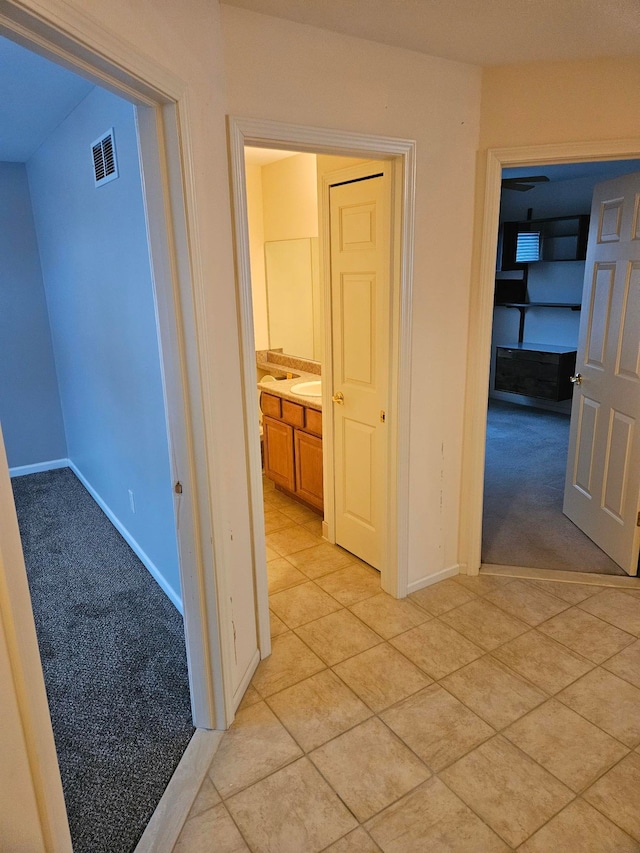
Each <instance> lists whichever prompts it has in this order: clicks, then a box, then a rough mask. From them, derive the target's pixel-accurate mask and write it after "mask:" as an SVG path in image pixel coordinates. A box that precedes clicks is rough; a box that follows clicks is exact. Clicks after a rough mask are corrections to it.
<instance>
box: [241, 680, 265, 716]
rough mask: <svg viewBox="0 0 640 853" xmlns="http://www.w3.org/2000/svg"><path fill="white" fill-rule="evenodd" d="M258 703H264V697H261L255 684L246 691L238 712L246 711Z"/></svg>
mask: <svg viewBox="0 0 640 853" xmlns="http://www.w3.org/2000/svg"><path fill="white" fill-rule="evenodd" d="M258 702H262V696H260V694H259V693H258V691H257V690H256V688H255V687H254V686H253V684H250V685H249V686H248V687H247V689H246V690H245V694H244V696H243V697H242V702H240V704H239V705H238V711H244V709H245V708H250V707H251V706H252V705H256V704H257V703H258Z"/></svg>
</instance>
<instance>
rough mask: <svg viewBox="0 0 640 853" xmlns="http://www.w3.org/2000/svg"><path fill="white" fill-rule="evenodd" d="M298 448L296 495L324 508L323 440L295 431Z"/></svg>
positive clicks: (319, 507)
mask: <svg viewBox="0 0 640 853" xmlns="http://www.w3.org/2000/svg"><path fill="white" fill-rule="evenodd" d="M294 437H295V446H296V454H295V456H296V494H297V495H299V496H300V497H301V498H302V499H303V500H305V501H307V503H310V504H312V505H313V506H316V507H318V509H322V508H323V492H322V439H321V438H317V437H316V436H315V435H309V434H308V433H306V432H301V431H300V430H298V429H297V430H295V431H294Z"/></svg>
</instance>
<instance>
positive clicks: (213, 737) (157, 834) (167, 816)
mask: <svg viewBox="0 0 640 853" xmlns="http://www.w3.org/2000/svg"><path fill="white" fill-rule="evenodd" d="M223 734H224V732H222V731H217V730H216V731H210V730H208V729H196V731H195V733H194V735H193V737H192V738H191V740H190V741H189V744H188V746H187V748H186V750H185V751H184V753H183V755H182V758H181V759H180V762H179V764H178V766H177V767H176V769H175V771H174V773H173V776H172V777H171V779H170V780H169V784H168V785H167V787H166V788H165V791H164V793H163V795H162V797H161V799H160V802H159V803H158V805H157V806H156V810H155V811H154V813H153V814H152V815H151V820H150V821H149V823H148V824H147V826H146V828H145V830H144V832H143V833H142V836H141V838H140V840H139V841H138V844H137V845H136V848H135V850H134V853H171V851H172V850H173V848H174V846H175V844H176V841H177V840H178V836H179V835H180V833H181V831H182V827H183V826H184V824H185V822H186V820H187V818H188V817H189V812H190V811H191V807H192V806H193V803H194V802H195V799H196V797H197V796H198V793H199V792H200V788H201V787H202V783H203V782H204V779H205V777H206V775H207V771H208V770H209V767H210V766H211V762H212V761H213V757H214V755H215V754H216V752H217V750H218V747H219V746H220V741H221V740H222V735H223Z"/></svg>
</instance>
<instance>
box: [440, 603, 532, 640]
mask: <svg viewBox="0 0 640 853" xmlns="http://www.w3.org/2000/svg"><path fill="white" fill-rule="evenodd" d="M440 618H441V620H442V621H443V622H446V623H447V625H450V626H451V627H452V628H455V629H456V631H458V632H459V633H460V634H463V635H464V636H465V637H466V638H467V639H468V640H471V642H473V643H475V644H476V645H478V646H481V647H482V648H483V649H485V650H486V651H491V650H492V649H495V648H496V647H497V646H501V645H502V644H503V643H506V642H507V640H511V639H513V637H517V636H518V635H520V634H524V633H525V631H529V630H530V628H529V626H528V625H526V624H525V623H524V622H521V621H520V620H519V619H516V618H515V617H514V616H509V614H508V613H505V612H504V610H500V608H498V607H495V606H494V605H493V604H490V603H489V602H488V601H485V600H484V599H481V598H476V599H475V600H473V601H470V602H468V603H467V604H463V605H462V607H456V608H455V610H450V611H449V612H448V613H444V614H443V615H442V616H441V617H440Z"/></svg>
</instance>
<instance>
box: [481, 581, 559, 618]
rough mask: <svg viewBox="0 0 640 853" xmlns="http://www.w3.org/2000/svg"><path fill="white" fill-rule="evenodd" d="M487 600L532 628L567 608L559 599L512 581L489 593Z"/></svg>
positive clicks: (525, 583)
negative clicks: (502, 587)
mask: <svg viewBox="0 0 640 853" xmlns="http://www.w3.org/2000/svg"><path fill="white" fill-rule="evenodd" d="M487 600H488V601H490V602H491V603H492V604H495V605H496V606H497V607H500V608H501V609H502V610H505V611H506V612H507V613H510V614H511V615H512V616H515V617H516V618H517V619H521V620H522V621H523V622H526V623H527V624H528V625H532V626H535V625H539V624H540V623H541V622H544V621H545V620H547V619H550V618H551V617H552V616H556V615H557V614H558V613H560V612H561V611H563V610H566V609H567V607H569V604H568V602H566V601H563V600H562V599H561V598H558V597H557V596H555V595H551V594H550V593H549V592H543V591H542V590H541V589H539V588H538V587H535V586H531V585H530V584H528V583H527V582H526V581H521V580H514V581H513V583H510V584H509V585H508V586H507V587H505V588H504V589H499V590H497V591H496V592H491V593H489V595H488V596H487Z"/></svg>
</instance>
